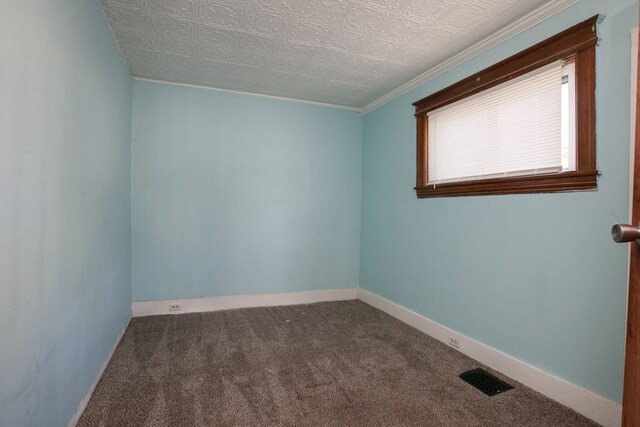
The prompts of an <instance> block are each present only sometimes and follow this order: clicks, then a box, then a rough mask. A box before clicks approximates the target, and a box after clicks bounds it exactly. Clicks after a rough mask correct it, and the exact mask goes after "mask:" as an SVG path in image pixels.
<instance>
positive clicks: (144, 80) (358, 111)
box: [133, 76, 362, 114]
mask: <svg viewBox="0 0 640 427" xmlns="http://www.w3.org/2000/svg"><path fill="white" fill-rule="evenodd" d="M133 80H138V81H141V82H150V83H159V84H165V85H172V86H182V87H191V88H196V89H206V90H213V91H216V92H227V93H235V94H238V95H245V96H257V97H260V98H267V99H275V100H278V101H287V102H297V103H299V104H309V105H315V106H318V107H328V108H337V109H339V110H348V111H355V112H356V113H360V114H362V109H361V108H356V107H348V106H346V105H338V104H329V103H325V102H317V101H308V100H306V99H297V98H287V97H284V96H275V95H265V94H263V93H255V92H245V91H241V90H232V89H222V88H217V87H213V86H202V85H194V84H189V83H178V82H172V81H169V80H159V79H150V78H147V77H140V76H133Z"/></svg>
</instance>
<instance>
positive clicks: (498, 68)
mask: <svg viewBox="0 0 640 427" xmlns="http://www.w3.org/2000/svg"><path fill="white" fill-rule="evenodd" d="M599 19H600V18H599V16H598V15H596V16H594V17H592V18H590V19H587V20H586V21H584V22H581V23H579V24H577V25H575V26H573V27H571V28H569V29H567V30H565V31H563V32H561V33H559V34H556V35H555V36H553V37H550V38H548V39H546V40H544V41H542V42H540V43H538V44H536V45H534V46H532V47H530V48H528V49H526V50H523V51H522V52H519V53H517V54H515V55H513V56H511V57H509V58H507V59H505V60H503V61H501V62H499V63H497V64H495V65H493V66H491V67H489V68H486V69H484V70H482V71H480V72H478V73H476V74H473V75H471V76H469V77H467V78H466V79H464V80H461V81H459V82H458V83H455V84H453V85H451V86H449V87H447V88H445V89H443V90H441V91H438V92H436V93H434V94H432V95H429V96H427V97H426V98H423V99H421V100H420V101H417V102H415V103H414V104H413V106H414V107H415V117H416V134H417V135H416V136H417V138H416V139H417V145H416V148H417V149H416V158H417V172H416V187H415V189H416V193H417V196H418V198H428V197H451V196H474V195H475V196H479V195H491V194H524V193H549V192H560V191H578V190H592V189H595V188H597V177H598V170H597V167H596V102H595V92H596V75H595V70H596V45H597V43H598V34H597V23H598V22H599ZM569 57H575V76H576V77H575V81H576V88H575V91H576V171H573V172H559V173H553V174H546V175H528V176H523V177H508V178H496V179H482V180H473V181H464V182H459V183H458V182H454V183H443V184H438V185H436V186H435V188H434V187H433V186H427V179H428V164H429V161H428V152H429V151H428V149H427V144H428V140H427V139H428V135H429V132H428V123H429V122H428V120H427V114H428V113H429V112H430V111H433V110H436V109H438V108H441V107H444V106H445V105H449V104H451V103H454V102H456V101H459V100H461V99H464V98H466V97H469V96H471V95H474V94H476V93H479V92H482V91H484V90H487V89H489V88H492V87H494V86H497V85H499V84H501V83H505V82H507V81H509V80H511V79H514V78H516V77H519V76H522V75H524V74H526V73H528V72H531V71H533V70H535V69H537V68H540V67H543V66H545V65H547V64H550V63H552V62H554V61H558V60H561V59H566V58H569Z"/></svg>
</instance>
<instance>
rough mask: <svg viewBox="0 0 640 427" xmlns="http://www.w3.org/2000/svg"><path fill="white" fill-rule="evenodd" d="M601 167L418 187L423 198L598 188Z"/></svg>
mask: <svg viewBox="0 0 640 427" xmlns="http://www.w3.org/2000/svg"><path fill="white" fill-rule="evenodd" d="M597 179H598V171H597V170H595V171H584V172H565V173H554V174H549V175H536V176H523V177H516V178H495V179H484V180H476V181H466V182H452V183H447V184H440V185H436V187H435V188H433V186H426V187H420V188H416V189H415V190H416V194H417V196H418V198H419V199H426V198H431V197H461V196H489V195H497V194H530V193H556V192H565V191H581V190H593V189H595V188H597V186H598V183H597Z"/></svg>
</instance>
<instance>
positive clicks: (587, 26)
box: [414, 16, 598, 198]
mask: <svg viewBox="0 0 640 427" xmlns="http://www.w3.org/2000/svg"><path fill="white" fill-rule="evenodd" d="M597 22H598V17H597V16H595V17H593V18H591V19H589V20H587V21H585V22H583V23H581V24H578V25H576V26H574V27H572V28H570V29H568V30H566V31H563V32H562V33H560V34H558V35H556V36H554V37H551V38H550V39H548V40H545V41H543V42H541V43H539V44H537V45H535V46H533V47H531V48H529V49H527V50H525V51H523V52H520V53H519V54H516V55H514V56H512V57H511V58H508V59H506V60H504V61H502V62H500V63H498V64H496V65H494V66H492V67H490V68H488V69H486V70H483V71H481V72H479V73H477V74H475V75H473V76H471V77H469V78H467V79H465V80H462V81H461V82H459V83H456V84H454V85H452V86H450V87H448V88H446V89H444V90H442V91H440V92H437V93H435V94H433V95H431V96H428V97H427V98H424V99H422V100H420V101H418V102H416V103H415V104H414V106H415V107H416V114H415V116H416V119H417V174H416V175H417V185H416V192H417V195H418V197H420V198H424V197H443V196H465V195H482V194H512V193H533V192H553V191H574V190H587V189H594V188H596V186H597V175H598V172H597V170H596V162H595V46H596V43H597V32H596V24H597Z"/></svg>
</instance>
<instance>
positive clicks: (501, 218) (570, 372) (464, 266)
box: [360, 0, 638, 402]
mask: <svg viewBox="0 0 640 427" xmlns="http://www.w3.org/2000/svg"><path fill="white" fill-rule="evenodd" d="M596 13H603V14H605V15H606V16H607V17H606V19H605V21H604V22H603V23H602V25H601V26H600V33H601V36H602V42H601V44H600V46H599V47H598V50H597V56H598V58H597V73H598V75H597V122H598V124H597V126H598V130H597V137H598V142H597V144H598V153H597V155H598V166H599V169H600V171H601V172H602V176H601V177H600V178H599V183H598V185H599V188H598V191H596V192H582V193H565V194H536V195H511V196H491V197H464V198H442V199H425V200H418V199H416V196H415V193H414V191H413V189H412V187H413V186H414V183H415V122H414V118H413V109H412V106H411V103H412V102H414V101H416V100H418V99H420V98H422V97H424V96H426V95H427V94H430V93H433V92H435V91H437V90H439V89H442V88H444V87H446V86H447V85H449V84H452V83H455V82H456V81H458V80H460V79H461V78H463V77H467V76H468V75H470V74H472V73H474V72H476V71H479V70H481V69H483V68H485V67H487V66H489V65H491V64H493V63H495V62H497V61H498V60H500V59H503V58H506V57H507V56H509V55H511V54H514V53H516V52H518V51H519V50H522V49H524V48H526V47H528V46H530V45H532V44H534V43H535V42H538V41H541V40H543V39H545V38H547V37H549V36H551V35H553V34H555V33H557V32H559V31H561V30H563V29H565V28H567V27H569V26H571V25H573V24H576V23H578V22H580V21H582V20H584V19H586V18H589V17H591V16H593V15H595V14H596ZM637 17H638V7H637V1H631V0H610V1H606V2H605V1H596V0H584V1H582V2H581V3H579V4H578V5H576V6H574V7H572V8H570V9H568V10H566V11H564V12H562V13H560V14H559V15H556V16H554V17H552V18H551V19H549V20H547V21H545V22H544V23H542V24H540V25H538V26H536V27H534V28H532V29H531V30H529V31H527V32H525V33H524V34H522V35H519V36H517V37H515V38H513V39H510V40H509V41H507V42H505V43H503V44H502V45H500V46H498V47H496V48H494V49H492V50H490V51H488V52H486V53H484V54H482V55H480V56H479V57H476V58H474V59H473V60H471V61H468V62H467V63H465V64H463V65H461V66H459V67H457V68H456V69H454V70H452V71H450V72H448V73H446V74H444V75H441V76H439V77H437V78H435V79H433V80H431V81H429V82H428V83H426V84H424V85H422V86H421V87H419V88H417V89H415V90H413V91H411V92H410V93H408V94H406V95H403V96H401V97H399V98H397V99H395V100H393V101H392V102H389V103H387V104H386V105H384V106H382V107H381V108H379V109H377V110H375V111H373V112H371V113H369V114H367V115H366V116H365V119H364V143H363V144H364V157H363V201H362V233H361V235H362V241H361V247H362V250H361V261H360V262H361V270H360V283H361V287H362V288H364V289H368V290H371V291H373V292H375V293H377V294H379V295H382V296H384V297H386V298H389V299H391V300H392V301H395V302H397V303H399V304H401V305H403V306H405V307H408V308H410V309H412V310H415V311H416V312H418V313H421V314H423V315H425V316H427V317H429V318H431V319H433V320H435V321H437V322H439V323H441V324H443V325H445V326H448V327H450V328H452V329H454V330H457V331H459V332H461V333H463V334H465V335H467V336H469V337H472V338H474V339H476V340H479V341H481V342H483V343H485V344H488V345H490V346H492V347H494V348H497V349H499V350H502V351H504V352H505V353H508V354H510V355H512V356H515V357H516V358H518V359H521V360H524V361H526V362H529V363H530V364H532V365H534V366H537V367H540V368H542V369H544V370H545V371H548V372H550V373H551V374H554V375H556V376H559V377H561V378H564V379H566V380H568V381H570V382H572V383H574V384H577V385H579V386H582V387H584V388H586V389H588V390H591V391H593V392H595V393H597V394H600V395H602V396H605V397H607V398H609V399H613V400H615V401H617V402H620V400H621V393H622V366H623V352H624V332H625V298H626V286H627V281H626V277H627V249H628V248H627V247H626V245H616V244H614V243H612V241H611V238H610V236H609V230H610V228H611V225H612V224H613V223H615V222H625V221H626V220H627V218H628V191H629V186H628V163H629V102H630V83H629V81H630V35H629V31H630V29H631V28H632V27H634V26H636V25H637Z"/></svg>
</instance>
